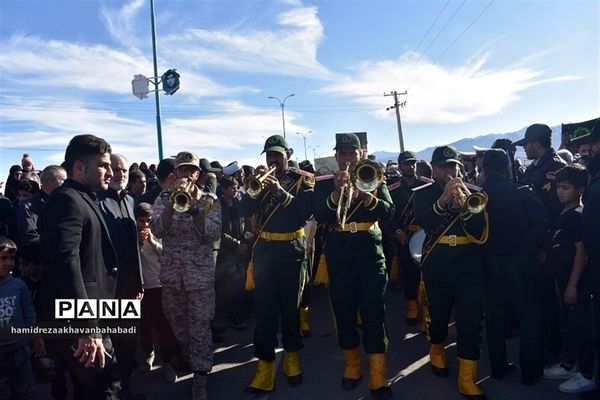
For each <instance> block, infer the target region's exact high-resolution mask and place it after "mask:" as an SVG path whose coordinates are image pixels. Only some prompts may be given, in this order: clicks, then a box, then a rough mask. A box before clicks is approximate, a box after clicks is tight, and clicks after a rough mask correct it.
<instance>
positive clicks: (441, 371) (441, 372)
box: [431, 365, 450, 378]
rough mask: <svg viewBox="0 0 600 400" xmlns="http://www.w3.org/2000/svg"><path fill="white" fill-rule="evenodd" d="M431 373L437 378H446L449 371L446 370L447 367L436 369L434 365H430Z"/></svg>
mask: <svg viewBox="0 0 600 400" xmlns="http://www.w3.org/2000/svg"><path fill="white" fill-rule="evenodd" d="M431 371H432V372H433V374H434V375H435V376H437V377H438V378H447V377H448V376H449V375H450V371H449V370H448V367H446V368H438V367H436V366H435V365H432V366H431Z"/></svg>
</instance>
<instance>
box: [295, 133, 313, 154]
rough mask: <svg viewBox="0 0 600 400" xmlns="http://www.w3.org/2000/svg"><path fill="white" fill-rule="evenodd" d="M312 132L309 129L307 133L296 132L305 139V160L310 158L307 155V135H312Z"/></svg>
mask: <svg viewBox="0 0 600 400" xmlns="http://www.w3.org/2000/svg"><path fill="white" fill-rule="evenodd" d="M311 133H312V131H308V132H306V133H301V132H296V135H300V136H302V139H304V159H305V160H308V156H307V155H306V137H307V136H308V135H310V134H311ZM313 158H314V157H313Z"/></svg>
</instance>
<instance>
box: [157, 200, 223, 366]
mask: <svg viewBox="0 0 600 400" xmlns="http://www.w3.org/2000/svg"><path fill="white" fill-rule="evenodd" d="M168 201H169V192H166V191H163V192H162V193H161V195H160V196H159V197H158V198H157V199H156V201H155V202H154V205H153V206H152V215H153V218H152V221H151V222H150V227H151V229H152V233H153V234H154V235H155V236H156V237H158V238H162V243H163V253H162V256H161V259H160V261H161V272H160V282H161V284H162V287H163V309H164V312H165V315H166V316H167V318H168V320H169V322H170V323H171V327H172V328H173V333H174V334H175V336H176V337H177V340H178V341H179V343H180V345H181V347H182V349H183V350H184V353H187V356H188V357H189V362H190V366H191V367H192V370H194V371H206V372H208V371H210V370H211V368H212V365H213V346H212V335H211V329H210V321H211V320H212V319H213V317H214V313H215V290H214V287H215V258H214V255H213V244H214V242H215V241H216V240H218V239H219V238H220V236H221V206H220V203H219V202H218V201H217V200H216V196H215V195H213V194H211V193H206V192H203V196H202V199H201V200H200V204H199V208H200V210H202V211H201V212H204V215H205V232H206V233H204V234H201V233H200V232H199V231H198V229H197V228H196V225H195V223H194V221H193V217H192V216H191V215H189V214H187V213H178V212H174V213H173V220H172V223H171V226H170V228H169V229H165V227H164V226H163V223H162V219H161V218H160V216H161V215H162V213H163V211H164V209H165V208H166V207H167V206H168Z"/></svg>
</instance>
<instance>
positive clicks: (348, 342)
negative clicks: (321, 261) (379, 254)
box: [328, 257, 387, 354]
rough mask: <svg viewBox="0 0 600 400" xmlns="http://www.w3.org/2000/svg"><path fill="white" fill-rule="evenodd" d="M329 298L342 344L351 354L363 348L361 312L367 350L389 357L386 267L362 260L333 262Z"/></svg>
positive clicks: (380, 263) (329, 264) (330, 264)
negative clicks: (358, 328)
mask: <svg viewBox="0 0 600 400" xmlns="http://www.w3.org/2000/svg"><path fill="white" fill-rule="evenodd" d="M330 259H331V258H330V257H328V269H329V298H330V300H331V306H332V308H333V313H334V314H335V315H334V316H335V321H336V326H337V334H338V342H339V345H340V347H341V348H342V349H346V350H350V349H353V348H355V347H357V346H358V345H359V344H360V335H359V334H358V330H357V328H356V315H357V312H358V311H360V316H361V318H362V328H363V346H364V348H365V351H366V352H367V353H369V354H371V353H385V352H386V350H387V337H386V330H385V306H384V295H385V288H386V284H387V273H386V270H385V263H384V261H383V260H381V261H380V262H379V263H375V264H373V263H364V262H361V261H362V260H346V261H347V262H342V263H339V262H329V260H330Z"/></svg>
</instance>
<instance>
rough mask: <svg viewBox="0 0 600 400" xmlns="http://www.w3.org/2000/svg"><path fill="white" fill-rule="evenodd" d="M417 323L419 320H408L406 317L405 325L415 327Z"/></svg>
mask: <svg viewBox="0 0 600 400" xmlns="http://www.w3.org/2000/svg"><path fill="white" fill-rule="evenodd" d="M418 323H419V318H408V317H406V325H408V326H415V325H417V324H418Z"/></svg>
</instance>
